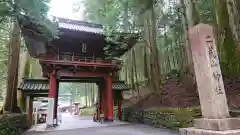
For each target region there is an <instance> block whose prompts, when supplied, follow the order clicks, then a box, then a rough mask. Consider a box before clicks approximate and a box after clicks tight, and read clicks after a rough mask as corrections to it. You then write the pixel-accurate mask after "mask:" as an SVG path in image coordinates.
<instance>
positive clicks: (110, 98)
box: [104, 76, 113, 122]
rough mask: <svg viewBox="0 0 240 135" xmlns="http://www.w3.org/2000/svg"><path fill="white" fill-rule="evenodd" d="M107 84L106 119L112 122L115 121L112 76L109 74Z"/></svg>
mask: <svg viewBox="0 0 240 135" xmlns="http://www.w3.org/2000/svg"><path fill="white" fill-rule="evenodd" d="M105 80H106V86H105V89H106V91H105V96H106V97H104V98H105V105H106V111H105V114H106V117H105V121H107V122H112V121H113V91H112V77H111V76H108V77H106V78H105Z"/></svg>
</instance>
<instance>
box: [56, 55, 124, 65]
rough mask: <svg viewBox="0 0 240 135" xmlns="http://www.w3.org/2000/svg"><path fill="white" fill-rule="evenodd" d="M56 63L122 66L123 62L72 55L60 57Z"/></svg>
mask: <svg viewBox="0 0 240 135" xmlns="http://www.w3.org/2000/svg"><path fill="white" fill-rule="evenodd" d="M51 60H56V61H72V62H93V63H111V64H120V65H121V64H122V61H121V60H116V59H113V60H104V59H102V58H94V57H81V56H71V55H58V56H57V57H56V58H55V59H51Z"/></svg>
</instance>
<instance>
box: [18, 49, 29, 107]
mask: <svg viewBox="0 0 240 135" xmlns="http://www.w3.org/2000/svg"><path fill="white" fill-rule="evenodd" d="M19 61H20V62H19V76H18V86H19V85H20V84H19V83H20V82H21V80H22V78H23V77H29V70H30V67H29V54H28V52H27V51H24V52H22V53H21V55H20V60H19ZM17 99H18V106H19V107H21V109H22V110H23V111H26V110H25V109H26V96H25V95H24V94H23V92H22V91H19V90H18V91H17Z"/></svg>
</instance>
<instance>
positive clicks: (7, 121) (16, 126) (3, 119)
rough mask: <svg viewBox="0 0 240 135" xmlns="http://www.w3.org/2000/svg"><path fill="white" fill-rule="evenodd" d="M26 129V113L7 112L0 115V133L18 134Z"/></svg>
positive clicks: (7, 134)
mask: <svg viewBox="0 0 240 135" xmlns="http://www.w3.org/2000/svg"><path fill="white" fill-rule="evenodd" d="M26 129H28V122H27V115H25V114H8V115H1V116H0V135H19V134H20V133H21V132H23V131H25V130H26Z"/></svg>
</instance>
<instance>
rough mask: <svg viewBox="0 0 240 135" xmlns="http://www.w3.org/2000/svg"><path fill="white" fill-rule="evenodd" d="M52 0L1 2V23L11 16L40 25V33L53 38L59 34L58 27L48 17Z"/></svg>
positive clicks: (9, 0)
mask: <svg viewBox="0 0 240 135" xmlns="http://www.w3.org/2000/svg"><path fill="white" fill-rule="evenodd" d="M49 2H50V0H4V1H3V2H1V4H0V7H2V8H0V9H1V10H0V24H1V23H2V21H4V20H6V19H8V18H11V19H12V20H15V21H16V20H17V21H19V22H21V23H23V24H26V23H29V24H30V23H32V24H35V25H36V26H38V29H39V31H40V34H42V35H44V36H45V37H48V38H52V37H54V36H56V35H57V27H56V26H55V24H54V23H53V22H51V21H50V20H49V19H48V18H47V12H48V10H49V6H48V3H49Z"/></svg>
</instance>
